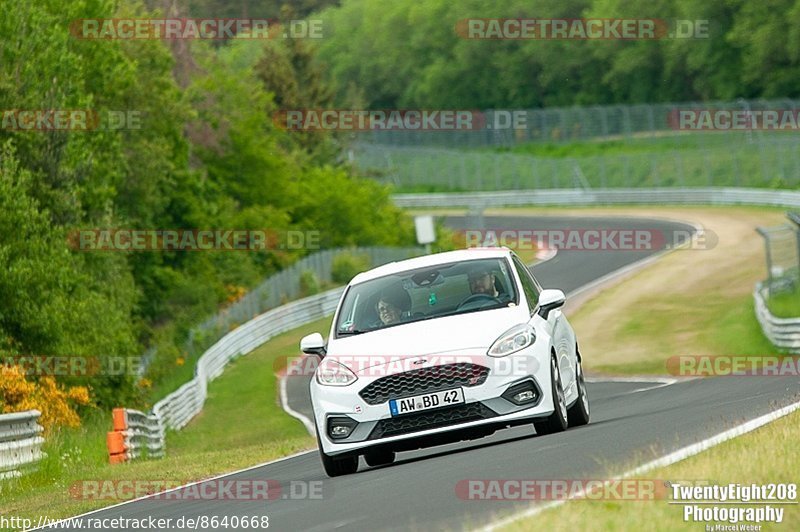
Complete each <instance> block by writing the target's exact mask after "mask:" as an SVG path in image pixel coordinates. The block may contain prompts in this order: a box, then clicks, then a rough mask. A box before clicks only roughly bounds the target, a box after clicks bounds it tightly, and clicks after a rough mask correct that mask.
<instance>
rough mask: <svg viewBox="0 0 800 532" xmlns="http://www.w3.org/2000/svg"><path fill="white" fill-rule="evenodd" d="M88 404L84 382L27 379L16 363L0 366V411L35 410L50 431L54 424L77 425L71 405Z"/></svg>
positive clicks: (78, 419) (87, 394)
mask: <svg viewBox="0 0 800 532" xmlns="http://www.w3.org/2000/svg"><path fill="white" fill-rule="evenodd" d="M88 404H89V390H88V389H87V388H86V387H84V386H73V387H70V388H68V389H67V388H65V387H63V386H59V385H58V383H57V382H56V380H55V379H54V378H53V377H50V376H47V377H42V378H41V379H39V381H38V382H31V381H28V380H27V379H26V378H25V373H24V371H23V370H22V368H20V367H19V366H0V413H4V414H9V413H12V412H24V411H26V410H38V411H40V412H41V413H42V417H41V418H40V419H39V423H40V424H41V425H42V427H44V429H45V430H46V431H48V432H50V431H51V430H52V429H53V428H55V427H62V426H63V427H80V425H81V419H80V417H79V416H78V413H77V412H76V411H75V406H78V405H80V406H86V405H88Z"/></svg>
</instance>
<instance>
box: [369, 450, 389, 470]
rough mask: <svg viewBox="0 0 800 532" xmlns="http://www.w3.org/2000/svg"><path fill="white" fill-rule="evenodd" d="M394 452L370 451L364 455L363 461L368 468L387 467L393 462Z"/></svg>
mask: <svg viewBox="0 0 800 532" xmlns="http://www.w3.org/2000/svg"><path fill="white" fill-rule="evenodd" d="M395 456H396V454H395V452H394V451H389V450H378V451H371V452H368V453H367V454H365V455H364V461H365V462H367V465H368V466H370V467H377V466H382V465H389V464H391V463H393V462H394V459H395Z"/></svg>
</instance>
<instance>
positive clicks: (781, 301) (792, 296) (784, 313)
mask: <svg viewBox="0 0 800 532" xmlns="http://www.w3.org/2000/svg"><path fill="white" fill-rule="evenodd" d="M767 306H768V307H769V310H770V311H771V312H772V313H773V314H775V315H776V316H777V317H779V318H797V317H800V286H798V287H796V288H795V289H794V291H792V292H786V293H782V294H775V295H773V296H772V297H770V298H769V300H768V301H767Z"/></svg>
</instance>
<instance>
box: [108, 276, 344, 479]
mask: <svg viewBox="0 0 800 532" xmlns="http://www.w3.org/2000/svg"><path fill="white" fill-rule="evenodd" d="M342 292H344V287H339V288H334V289H333V290H329V291H327V292H323V293H321V294H317V295H314V296H310V297H307V298H304V299H300V300H298V301H295V302H292V303H288V304H286V305H283V306H281V307H278V308H276V309H272V310H270V311H267V312H265V313H264V314H261V315H260V316H257V317H255V318H253V319H252V320H250V321H248V322H247V323H245V324H243V325H241V326H240V327H238V328H236V329H234V330H233V331H231V332H229V333H228V334H226V335H225V336H224V337H222V339H221V340H219V341H218V342H217V343H216V344H214V345H213V346H211V348H210V349H208V351H206V352H205V353H204V354H203V356H201V357H200V360H198V362H197V367H196V368H195V376H194V378H193V379H192V380H191V381H189V382H187V383H186V384H184V385H183V386H181V387H180V388H178V389H177V390H176V391H174V392H172V393H171V394H169V395H168V396H166V397H165V398H164V399H162V400H161V401H159V402H158V403H156V404H155V406H153V410H152V412H151V413H149V414H147V413H144V412H137V411H133V410H128V409H115V413H114V431H113V432H109V433H108V436H107V444H108V451H109V460H110V461H111V463H121V462H125V461H128V460H132V459H136V458H139V457H141V456H142V455H143V454H144V453H142V451H143V450H144V449H145V448H146V449H147V451H148V452H147V454H148V456H163V453H164V430H165V429H167V428H170V429H173V430H179V429H181V428H183V427H184V426H185V425H186V424H187V423H189V421H191V419H192V418H193V417H195V416H196V415H197V414H199V413H200V411H201V410H202V409H203V406H204V405H205V401H206V397H207V396H208V383H209V382H211V381H212V380H214V379H216V378H217V377H219V376H220V375H221V374H222V372H223V370H224V368H225V365H226V364H228V363H229V362H230V361H232V360H233V359H235V358H237V357H239V356H242V355H246V354H248V353H250V352H251V351H252V350H253V349H255V348H257V347H258V346H260V345H261V344H263V343H265V342H266V341H268V340H269V339H270V338H272V337H273V336H275V335H276V334H280V333H283V332H286V331H289V330H291V329H294V328H296V327H299V326H300V325H304V324H306V323H308V322H311V321H314V320H318V319H320V318H324V317H325V316H328V315H330V314H332V313H333V311H334V310H336V305H337V304H338V302H339V298H340V297H341V295H342ZM120 410H122V411H123V412H124V415H123V414H121V413H119V411H120Z"/></svg>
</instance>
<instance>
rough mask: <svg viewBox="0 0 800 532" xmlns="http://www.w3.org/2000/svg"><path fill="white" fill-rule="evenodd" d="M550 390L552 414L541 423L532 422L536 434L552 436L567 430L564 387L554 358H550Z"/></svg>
mask: <svg viewBox="0 0 800 532" xmlns="http://www.w3.org/2000/svg"><path fill="white" fill-rule="evenodd" d="M550 390H551V393H552V394H553V407H554V409H553V413H552V414H550V415H549V416H547V417H546V418H544V419H543V420H541V421H534V422H533V428H535V429H536V434H541V435H545V434H553V433H555V432H563V431H565V430H566V429H567V423H568V421H567V400H566V397H565V395H564V386H562V384H561V372H560V371H559V370H558V364H556V357H555V356H553V357H552V358H550Z"/></svg>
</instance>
